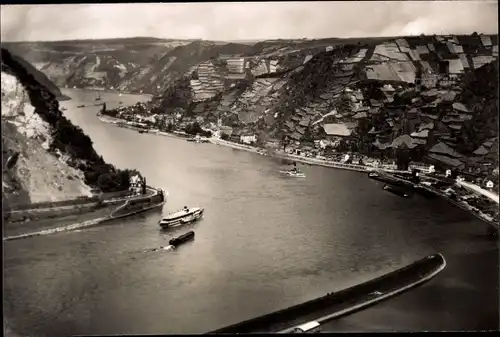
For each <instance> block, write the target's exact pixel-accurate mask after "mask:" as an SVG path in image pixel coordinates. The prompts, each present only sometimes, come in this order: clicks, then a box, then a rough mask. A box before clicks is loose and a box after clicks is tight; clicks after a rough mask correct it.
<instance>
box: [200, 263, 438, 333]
mask: <svg viewBox="0 0 500 337" xmlns="http://www.w3.org/2000/svg"><path fill="white" fill-rule="evenodd" d="M445 267H446V260H445V258H444V257H443V256H442V255H441V254H434V255H430V256H427V257H426V258H423V259H421V260H418V261H416V262H413V263H412V264H410V265H408V266H406V267H403V268H401V269H398V270H395V271H393V272H390V273H388V274H385V275H383V276H381V277H378V278H375V279H373V280H370V281H367V282H364V283H362V284H359V285H356V286H353V287H351V288H347V289H344V290H341V291H338V292H334V293H329V294H327V295H325V296H323V297H320V298H317V299H314V300H311V301H308V302H305V303H302V304H298V305H295V306H293V307H290V308H287V309H283V310H279V311H276V312H273V313H270V314H267V315H264V316H260V317H256V318H253V319H250V320H247V321H243V322H240V323H236V324H233V325H230V326H227V327H224V328H221V329H218V330H215V331H212V332H209V334H212V333H256V332H280V333H289V332H291V331H292V330H293V328H294V327H295V326H297V325H299V324H304V323H306V322H309V321H312V320H315V321H317V322H318V323H320V324H322V323H325V322H327V321H329V320H332V319H335V318H338V317H340V316H343V315H346V314H349V313H352V312H354V311H357V310H359V309H362V308H365V307H368V306H370V305H373V304H375V303H377V302H380V301H382V300H385V299H387V298H390V297H393V296H396V295H398V294H400V293H402V292H404V291H406V290H409V289H411V288H413V287H416V286H418V285H420V284H422V283H424V282H426V281H429V280H430V279H432V278H433V277H434V276H436V275H437V274H438V273H439V272H441V271H442V270H443V269H444V268H445Z"/></svg>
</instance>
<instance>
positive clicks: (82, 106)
mask: <svg viewBox="0 0 500 337" xmlns="http://www.w3.org/2000/svg"><path fill="white" fill-rule="evenodd" d="M77 108H85V105H83V104H82V105H79V106H77Z"/></svg>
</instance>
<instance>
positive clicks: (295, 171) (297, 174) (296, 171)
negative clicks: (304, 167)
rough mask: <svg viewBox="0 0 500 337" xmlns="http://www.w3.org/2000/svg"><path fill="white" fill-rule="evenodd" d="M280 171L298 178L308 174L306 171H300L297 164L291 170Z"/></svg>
mask: <svg viewBox="0 0 500 337" xmlns="http://www.w3.org/2000/svg"><path fill="white" fill-rule="evenodd" d="M280 173H282V174H286V175H288V176H290V177H297V178H305V176H306V175H305V174H304V173H302V172H300V170H299V169H298V168H297V167H296V166H294V167H293V168H292V169H291V170H280Z"/></svg>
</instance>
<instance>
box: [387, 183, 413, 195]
mask: <svg viewBox="0 0 500 337" xmlns="http://www.w3.org/2000/svg"><path fill="white" fill-rule="evenodd" d="M384 190H385V191H387V192H391V193H394V194H396V195H399V196H400V197H403V198H408V197H410V196H412V194H411V193H410V191H409V189H407V188H404V187H402V186H393V185H384Z"/></svg>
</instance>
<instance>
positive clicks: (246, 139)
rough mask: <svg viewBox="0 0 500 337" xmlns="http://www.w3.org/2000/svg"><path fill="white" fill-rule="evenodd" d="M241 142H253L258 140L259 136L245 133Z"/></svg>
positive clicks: (241, 137)
mask: <svg viewBox="0 0 500 337" xmlns="http://www.w3.org/2000/svg"><path fill="white" fill-rule="evenodd" d="M240 142H242V143H244V144H251V143H255V142H257V136H256V135H255V134H250V133H244V134H242V135H241V136H240Z"/></svg>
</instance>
